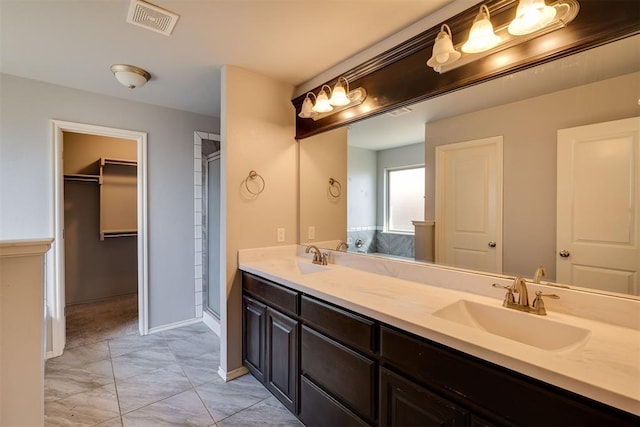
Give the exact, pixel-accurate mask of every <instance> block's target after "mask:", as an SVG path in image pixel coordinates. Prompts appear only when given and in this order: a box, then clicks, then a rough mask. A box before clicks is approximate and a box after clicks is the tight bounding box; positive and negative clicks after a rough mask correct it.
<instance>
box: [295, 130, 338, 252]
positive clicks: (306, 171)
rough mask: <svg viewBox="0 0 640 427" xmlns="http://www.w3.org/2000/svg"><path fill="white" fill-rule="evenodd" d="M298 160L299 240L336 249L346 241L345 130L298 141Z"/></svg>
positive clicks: (320, 246)
mask: <svg viewBox="0 0 640 427" xmlns="http://www.w3.org/2000/svg"><path fill="white" fill-rule="evenodd" d="M299 159H300V179H299V181H300V182H299V186H300V197H299V200H300V230H299V240H298V241H299V242H300V244H305V245H315V246H317V247H319V248H323V249H336V248H338V246H339V245H340V243H342V242H345V240H346V229H347V220H346V216H345V213H346V211H347V181H346V177H347V129H346V128H339V129H336V130H333V131H330V132H324V133H321V134H319V135H316V136H313V137H311V138H306V139H303V140H301V141H300V142H299ZM345 243H346V242H345Z"/></svg>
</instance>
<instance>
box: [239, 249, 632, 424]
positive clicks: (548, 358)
mask: <svg viewBox="0 0 640 427" xmlns="http://www.w3.org/2000/svg"><path fill="white" fill-rule="evenodd" d="M299 252H300V251H299V250H298V251H297V252H296V251H295V250H294V251H291V250H283V249H281V248H279V249H276V250H271V251H270V250H269V249H264V250H256V249H253V250H246V251H240V254H239V268H240V269H241V270H243V271H246V272H250V273H254V274H256V275H259V276H262V277H264V278H266V279H269V280H272V281H274V282H277V283H280V284H282V285H284V286H287V287H290V288H292V289H295V290H298V291H301V292H304V293H306V294H308V295H312V296H315V297H317V298H320V299H323V300H325V301H328V302H331V303H334V304H336V305H339V306H342V307H345V308H347V309H350V310H353V311H355V312H358V313H361V314H363V315H365V316H369V317H371V318H373V319H376V320H378V321H381V322H384V323H387V324H389V325H392V326H395V327H397V328H400V329H403V330H405V331H407V332H411V333H413V334H416V335H419V336H422V337H424V338H427V339H430V340H433V341H436V342H438V343H441V344H444V345H446V346H449V347H451V348H454V349H457V350H460V351H463V352H465V353H467V354H470V355H473V356H476V357H479V358H481V359H484V360H487V361H489V362H492V363H495V364H497V365H500V366H504V367H506V368H509V369H511V370H514V371H517V372H520V373H523V374H525V375H528V376H530V377H533V378H537V379H539V380H542V381H544V382H547V383H549V384H553V385H556V386H558V387H561V388H564V389H566V390H570V391H573V392H575V393H578V394H581V395H583V396H587V397H589V398H592V399H594V400H597V401H600V402H603V403H606V404H608V405H611V406H614V407H617V408H620V409H622V410H625V411H628V412H631V413H633V414H636V415H640V330H638V329H637V328H632V327H625V326H620V325H616V324H611V323H607V322H604V321H601V320H594V319H589V318H585V317H577V316H573V315H569V314H563V313H559V312H554V311H553V310H551V309H550V308H549V304H547V312H548V315H547V316H545V317H544V318H545V319H546V320H548V321H551V322H559V323H562V324H564V325H572V326H575V327H577V328H584V329H587V330H589V331H590V335H589V337H588V338H587V339H586V340H583V341H581V342H580V343H579V344H577V345H574V346H569V347H566V348H562V349H559V350H543V349H540V348H537V347H534V346H531V345H527V344H523V343H520V342H518V341H514V340H511V339H508V338H504V337H502V336H498V335H494V334H492V333H489V332H486V331H484V330H481V329H477V328H473V327H469V326H465V325H462V324H459V323H456V322H453V321H451V320H446V319H443V318H441V317H437V316H434V315H433V313H435V312H437V311H439V310H441V309H443V308H444V307H447V306H449V305H450V304H455V303H457V302H458V301H460V300H465V301H470V302H475V303H479V304H483V305H487V306H493V307H497V308H499V309H501V310H509V309H506V308H503V307H502V306H501V304H502V295H503V293H500V292H498V293H497V294H496V297H489V296H485V295H479V294H477V293H471V292H465V291H463V290H460V289H450V288H447V287H444V286H442V284H441V283H439V284H438V286H434V285H430V284H429V270H428V269H429V266H424V269H425V270H424V272H423V274H424V281H425V282H426V283H419V282H417V281H413V280H405V279H401V278H398V277H392V276H390V275H386V274H379V273H372V272H369V271H365V270H363V269H360V268H353V267H348V266H345V265H339V264H330V265H329V266H328V267H327V268H326V269H318V268H315V265H313V264H311V260H310V258H308V257H301V256H298V253H299ZM374 262H375V261H374ZM307 265H311V267H307ZM301 266H302V267H303V268H304V270H305V271H306V273H303V272H301V268H300V267H301ZM399 268H402V266H400V267H399ZM453 279H456V278H455V277H453V276H452V280H453ZM463 281H464V280H463ZM457 287H458V288H460V285H459V284H457ZM529 294H530V295H531V297H530V298H531V299H533V298H532V296H533V292H532V290H531V289H530V290H529ZM638 306H639V307H640V303H639V304H638ZM509 311H513V312H514V313H516V314H518V315H522V316H535V315H533V314H528V313H519V312H517V311H515V310H509ZM635 316H637V311H636V313H635ZM535 317H537V316H535ZM549 326H553V323H550V324H549ZM547 329H550V328H547ZM551 332H553V331H550V330H530V331H528V333H530V334H548V333H551Z"/></svg>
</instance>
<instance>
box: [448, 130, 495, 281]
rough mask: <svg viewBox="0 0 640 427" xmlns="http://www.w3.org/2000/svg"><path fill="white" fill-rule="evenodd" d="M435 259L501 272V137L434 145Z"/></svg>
mask: <svg viewBox="0 0 640 427" xmlns="http://www.w3.org/2000/svg"><path fill="white" fill-rule="evenodd" d="M436 262H437V263H442V264H446V265H452V266H456V267H461V268H468V269H472V270H481V271H488V272H495V273H502V137H501V136H497V137H492V138H485V139H478V140H475V141H468V142H461V143H457V144H448V145H441V146H438V147H436Z"/></svg>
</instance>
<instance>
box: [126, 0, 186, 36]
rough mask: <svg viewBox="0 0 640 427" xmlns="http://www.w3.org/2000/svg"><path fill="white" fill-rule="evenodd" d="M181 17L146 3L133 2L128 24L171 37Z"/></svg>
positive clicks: (140, 1) (137, 0)
mask: <svg viewBox="0 0 640 427" xmlns="http://www.w3.org/2000/svg"><path fill="white" fill-rule="evenodd" d="M179 17H180V16H178V15H177V14H175V13H173V12H169V11H168V10H166V9H163V8H161V7H158V6H156V5H153V4H151V3H147V2H146V1H142V0H131V5H130V6H129V15H128V16H127V22H128V23H130V24H133V25H137V26H139V27H142V28H146V29H147V30H151V31H155V32H157V33H161V34H164V35H165V36H169V35H171V32H172V31H173V27H175V26H176V23H177V22H178V18H179Z"/></svg>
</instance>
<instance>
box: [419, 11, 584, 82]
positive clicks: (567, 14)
mask: <svg viewBox="0 0 640 427" xmlns="http://www.w3.org/2000/svg"><path fill="white" fill-rule="evenodd" d="M579 9H580V5H579V3H578V0H557V1H555V2H554V3H552V5H551V6H548V5H547V4H546V3H545V0H519V2H518V6H517V8H516V14H515V18H514V19H513V20H512V21H511V22H510V23H509V24H504V25H501V26H500V27H498V28H496V29H495V31H494V28H493V25H492V23H491V16H490V14H489V8H488V7H487V6H486V5H484V4H483V5H482V6H480V10H479V12H478V14H477V15H476V17H475V19H474V20H473V24H472V26H471V30H470V31H469V38H468V40H467V41H466V42H465V43H464V44H462V45H453V41H452V35H451V29H450V28H449V26H448V25H447V24H443V25H442V27H441V28H440V32H439V33H438V35H437V36H436V40H435V42H434V44H433V54H432V55H431V58H429V60H428V61H427V65H428V66H429V67H431V68H433V69H434V71H436V72H438V73H445V72H447V71H450V70H453V69H454V68H458V67H461V66H463V65H466V64H468V63H470V62H473V61H475V60H477V59H480V58H483V57H485V56H487V55H489V54H491V53H494V52H498V51H500V50H502V49H506V48H508V47H511V46H515V45H517V44H520V43H523V42H525V41H528V40H531V39H533V38H535V37H538V36H541V35H544V34H547V33H550V32H552V31H555V30H558V29H560V28H563V27H565V26H566V25H567V24H568V23H569V22H571V21H573V19H574V18H575V17H576V15H577V14H578V10H579ZM459 50H460V51H462V53H461V52H459Z"/></svg>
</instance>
